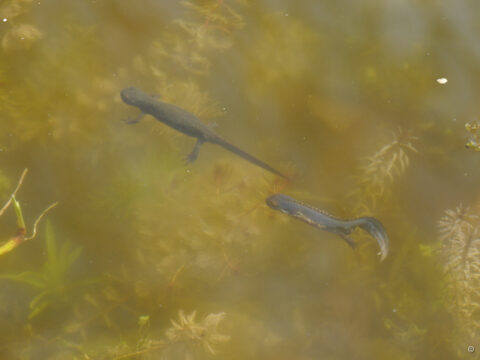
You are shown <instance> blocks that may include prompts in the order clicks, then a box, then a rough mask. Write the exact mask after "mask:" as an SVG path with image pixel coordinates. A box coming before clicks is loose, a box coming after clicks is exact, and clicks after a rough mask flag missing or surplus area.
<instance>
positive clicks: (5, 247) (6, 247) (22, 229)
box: [0, 169, 58, 255]
mask: <svg viewBox="0 0 480 360" xmlns="http://www.w3.org/2000/svg"><path fill="white" fill-rule="evenodd" d="M26 174H27V169H25V170H23V173H22V175H21V177H20V180H18V184H17V187H16V188H15V190H14V191H13V193H12V195H10V198H9V199H8V201H7V202H6V203H5V205H4V206H3V207H2V209H0V216H2V215H3V213H4V212H5V211H6V210H7V209H8V207H9V206H10V204H13V208H14V210H15V215H16V218H17V232H16V234H15V236H13V237H12V238H10V239H9V240H7V241H6V242H5V243H3V244H1V245H0V255H3V254H5V253H7V252H10V251H12V250H13V249H15V248H16V247H17V246H19V245H20V244H22V243H23V242H24V241H28V240H33V239H34V238H35V236H36V235H37V226H38V224H39V222H40V220H42V218H43V217H44V216H45V214H46V213H47V212H48V211H49V210H50V209H52V208H54V207H55V206H57V205H58V203H56V202H55V203H53V204H52V205H50V206H49V207H47V208H46V209H45V210H43V212H42V213H41V214H40V215H39V216H38V218H37V219H36V220H35V222H34V224H33V231H32V235H31V236H28V237H27V227H26V225H25V220H24V219H23V213H22V209H21V207H20V203H19V202H18V201H17V199H16V198H15V195H16V194H17V192H18V190H19V189H20V187H21V186H22V184H23V180H24V178H25V175H26Z"/></svg>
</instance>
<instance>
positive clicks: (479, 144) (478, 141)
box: [465, 121, 480, 151]
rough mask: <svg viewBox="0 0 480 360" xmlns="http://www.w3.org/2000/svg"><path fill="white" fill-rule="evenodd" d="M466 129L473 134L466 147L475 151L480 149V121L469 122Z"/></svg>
mask: <svg viewBox="0 0 480 360" xmlns="http://www.w3.org/2000/svg"><path fill="white" fill-rule="evenodd" d="M465 129H466V130H467V131H468V132H469V133H470V134H471V135H470V138H469V139H468V141H467V143H466V144H465V147H466V148H467V149H471V150H474V151H480V122H478V121H475V122H468V123H466V124H465Z"/></svg>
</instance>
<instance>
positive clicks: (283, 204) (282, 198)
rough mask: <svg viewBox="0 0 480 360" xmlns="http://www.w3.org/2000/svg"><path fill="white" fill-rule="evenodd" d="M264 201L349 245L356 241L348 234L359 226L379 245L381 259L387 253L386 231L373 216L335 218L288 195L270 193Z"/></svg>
mask: <svg viewBox="0 0 480 360" xmlns="http://www.w3.org/2000/svg"><path fill="white" fill-rule="evenodd" d="M265 201H266V203H267V205H268V206H270V207H271V208H272V209H275V210H279V211H281V212H283V213H285V214H287V215H290V216H292V217H294V218H296V219H299V220H301V221H304V222H306V223H307V224H309V225H312V226H315V227H316V228H318V229H321V230H325V231H329V232H331V233H334V234H337V235H339V236H341V237H342V239H344V240H345V241H346V242H347V243H348V244H349V245H350V246H351V247H355V246H356V243H355V241H353V240H352V239H351V238H349V237H348V235H349V234H350V233H351V232H352V231H353V230H354V229H355V228H356V227H360V228H361V229H363V230H365V231H367V232H368V233H369V234H370V235H372V236H373V237H374V238H375V239H376V240H377V242H378V245H379V246H380V255H381V256H380V260H381V261H383V260H384V259H385V258H386V256H387V254H388V247H389V242H388V236H387V232H386V231H385V228H384V227H383V225H382V223H381V222H380V221H378V220H377V219H375V218H373V217H361V218H357V219H352V220H340V219H336V218H334V217H332V216H330V215H327V214H326V213H325V212H323V211H321V210H318V209H316V208H314V207H312V206H310V205H306V204H302V203H300V202H298V201H297V200H295V199H293V198H291V197H290V196H287V195H282V194H275V195H272V196H270V197H268V198H267V199H266V200H265Z"/></svg>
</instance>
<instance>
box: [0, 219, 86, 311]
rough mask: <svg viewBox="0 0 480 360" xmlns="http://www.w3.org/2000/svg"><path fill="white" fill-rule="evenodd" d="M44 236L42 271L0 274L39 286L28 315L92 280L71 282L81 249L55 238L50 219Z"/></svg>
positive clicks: (46, 306) (16, 280)
mask: <svg viewBox="0 0 480 360" xmlns="http://www.w3.org/2000/svg"><path fill="white" fill-rule="evenodd" d="M45 239H46V253H47V258H46V260H45V263H44V264H43V268H42V269H41V270H40V271H25V272H21V273H19V274H0V279H5V280H11V281H14V282H18V283H22V284H26V285H29V286H32V287H34V288H36V289H37V294H36V296H35V297H34V298H33V299H32V300H31V301H30V305H29V307H30V313H29V315H28V318H29V319H32V318H34V317H36V316H37V315H39V314H40V313H42V312H43V311H45V310H46V309H47V308H53V307H54V306H55V305H58V304H59V303H62V302H63V303H65V302H66V301H67V299H68V298H69V297H70V296H73V291H72V290H74V289H77V288H79V287H82V286H83V285H85V284H87V283H89V281H87V282H85V281H79V282H72V280H71V278H70V276H69V275H70V274H69V272H70V270H71V268H72V266H73V264H74V263H75V262H76V261H77V259H78V257H79V256H80V254H81V252H82V249H81V248H80V247H78V246H75V245H72V244H71V243H70V242H68V241H66V242H63V243H62V244H59V243H58V242H57V241H56V240H55V236H54V233H53V230H52V227H51V225H50V223H49V222H47V226H46V230H45Z"/></svg>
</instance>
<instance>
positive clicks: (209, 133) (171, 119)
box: [120, 86, 287, 178]
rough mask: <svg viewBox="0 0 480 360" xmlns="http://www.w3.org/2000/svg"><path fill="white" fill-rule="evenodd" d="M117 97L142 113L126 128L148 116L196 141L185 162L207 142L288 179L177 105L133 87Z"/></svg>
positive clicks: (191, 159) (190, 159)
mask: <svg viewBox="0 0 480 360" xmlns="http://www.w3.org/2000/svg"><path fill="white" fill-rule="evenodd" d="M120 96H121V97H122V100H123V102H125V103H126V104H128V105H132V106H136V107H138V108H139V109H140V111H141V113H140V115H139V116H138V117H137V118H136V119H134V120H130V121H128V123H129V124H134V123H137V122H139V121H140V120H141V118H142V117H143V116H144V115H146V114H149V115H152V116H153V117H154V118H156V119H157V120H159V121H161V122H163V123H164V124H165V125H168V126H170V127H172V128H174V129H175V130H178V131H180V132H182V133H184V134H185V135H188V136H191V137H194V138H197V142H196V144H195V146H194V148H193V150H192V152H191V153H190V154H189V155H188V157H187V160H188V161H189V162H194V161H195V160H196V159H197V157H198V153H199V151H200V146H201V145H202V144H203V143H206V142H209V143H212V144H217V145H220V146H222V147H223V148H225V149H227V150H229V151H231V152H232V153H234V154H236V155H238V156H240V157H242V158H244V159H245V160H247V161H249V162H251V163H253V164H255V165H258V166H260V167H261V168H263V169H265V170H268V171H270V172H272V173H274V174H276V175H279V176H281V177H283V178H287V177H286V176H285V175H283V174H282V173H281V172H279V171H277V170H275V169H274V168H272V167H271V166H270V165H268V164H266V163H264V162H263V161H261V160H259V159H257V158H255V157H253V156H252V155H250V154H248V153H246V152H245V151H243V150H240V149H239V148H237V147H236V146H234V145H232V144H230V143H229V142H227V141H226V140H224V139H223V138H222V137H220V136H219V135H217V134H216V133H215V131H213V129H212V127H211V126H208V125H205V124H203V123H202V122H201V121H200V120H199V119H198V118H197V117H196V116H195V115H193V114H192V113H190V112H188V111H186V110H183V109H182V108H179V107H178V106H176V105H173V104H167V103H165V102H163V101H159V100H157V99H155V98H154V97H153V96H150V95H148V94H145V93H144V92H143V91H141V90H139V89H137V88H135V87H133V86H131V87H128V88H126V89H123V90H122V91H121V92H120Z"/></svg>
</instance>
